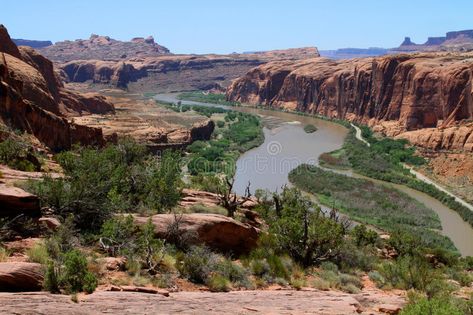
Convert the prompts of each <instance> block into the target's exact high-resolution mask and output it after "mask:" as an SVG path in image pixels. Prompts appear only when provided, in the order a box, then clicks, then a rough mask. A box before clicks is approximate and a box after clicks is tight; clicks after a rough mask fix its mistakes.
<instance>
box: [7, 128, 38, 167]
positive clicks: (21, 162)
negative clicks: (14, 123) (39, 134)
mask: <svg viewBox="0 0 473 315" xmlns="http://www.w3.org/2000/svg"><path fill="white" fill-rule="evenodd" d="M0 163H2V164H7V165H8V166H10V167H11V168H14V169H17V170H20V171H26V172H33V171H39V170H40V169H41V164H40V161H39V157H38V156H37V154H36V153H35V151H34V148H33V146H32V145H30V144H28V143H26V142H25V141H22V140H21V138H20V137H18V138H16V139H13V138H8V139H6V140H4V141H1V142H0Z"/></svg>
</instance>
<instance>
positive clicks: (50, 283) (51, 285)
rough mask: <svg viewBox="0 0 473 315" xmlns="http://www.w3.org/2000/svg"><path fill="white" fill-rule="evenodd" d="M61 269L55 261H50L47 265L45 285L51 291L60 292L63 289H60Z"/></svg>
mask: <svg viewBox="0 0 473 315" xmlns="http://www.w3.org/2000/svg"><path fill="white" fill-rule="evenodd" d="M58 273H59V271H58V268H57V267H56V264H55V262H54V261H50V262H49V263H48V265H47V269H46V273H45V275H44V283H43V286H44V288H45V289H46V291H49V292H51V293H60V292H61V290H60V289H59V275H58Z"/></svg>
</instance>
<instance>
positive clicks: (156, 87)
mask: <svg viewBox="0 0 473 315" xmlns="http://www.w3.org/2000/svg"><path fill="white" fill-rule="evenodd" d="M317 56H319V53H318V51H317V49H316V48H300V49H288V50H276V51H268V52H257V53H248V54H231V55H167V56H158V57H156V56H155V57H143V58H131V59H126V60H120V61H103V60H74V61H70V62H67V63H64V64H62V65H60V68H61V70H62V71H63V73H64V75H65V77H66V79H67V80H68V81H69V82H92V83H96V84H105V85H111V86H115V87H120V88H128V90H132V91H150V90H152V91H154V92H173V91H182V90H195V89H204V90H205V89H211V88H214V87H219V86H227V85H228V84H230V82H231V80H233V79H235V78H237V77H239V76H241V75H243V74H245V73H246V72H247V71H248V70H249V69H251V68H253V67H255V66H257V65H260V64H263V63H265V62H268V61H270V60H298V59H306V58H313V57H317Z"/></svg>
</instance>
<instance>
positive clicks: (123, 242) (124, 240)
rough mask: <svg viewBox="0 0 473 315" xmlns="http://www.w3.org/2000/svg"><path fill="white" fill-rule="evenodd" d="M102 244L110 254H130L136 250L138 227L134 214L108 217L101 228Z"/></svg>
mask: <svg viewBox="0 0 473 315" xmlns="http://www.w3.org/2000/svg"><path fill="white" fill-rule="evenodd" d="M99 235H100V245H101V247H102V249H104V250H105V251H106V252H107V253H108V254H109V255H111V256H117V255H128V254H131V253H133V252H134V251H135V249H136V247H137V244H136V235H137V227H136V226H135V224H134V222H133V217H132V216H116V217H113V218H111V219H108V220H107V221H105V222H104V224H103V225H102V228H101V230H100V234H99Z"/></svg>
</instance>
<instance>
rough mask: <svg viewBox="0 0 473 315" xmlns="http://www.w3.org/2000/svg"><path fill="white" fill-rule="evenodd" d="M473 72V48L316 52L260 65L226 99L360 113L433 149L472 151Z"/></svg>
mask: <svg viewBox="0 0 473 315" xmlns="http://www.w3.org/2000/svg"><path fill="white" fill-rule="evenodd" d="M472 77H473V53H466V54H453V53H430V54H428V53H424V54H401V55H390V56H383V57H377V58H362V59H351V60H338V61H334V60H329V59H325V58H314V59H309V60H303V61H282V62H271V63H267V64H265V65H261V66H259V67H256V68H254V69H252V70H251V71H249V72H248V73H247V74H246V75H245V76H243V77H241V78H239V79H237V80H235V81H234V82H233V84H232V85H231V86H230V87H229V88H228V89H227V99H228V100H231V101H239V102H243V103H250V104H263V105H266V106H268V107H274V108H284V109H290V110H298V111H303V112H308V113H312V114H321V115H324V116H328V117H334V118H340V119H348V120H352V121H358V122H361V123H365V124H369V125H370V126H373V127H374V128H375V129H376V130H378V131H382V132H383V133H385V134H387V135H389V136H398V137H404V138H408V139H409V140H411V141H412V142H413V143H414V144H417V145H420V146H424V147H426V148H429V149H435V150H438V149H449V150H450V149H458V150H467V151H473V124H472V119H473V81H472ZM419 130H420V131H419Z"/></svg>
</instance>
